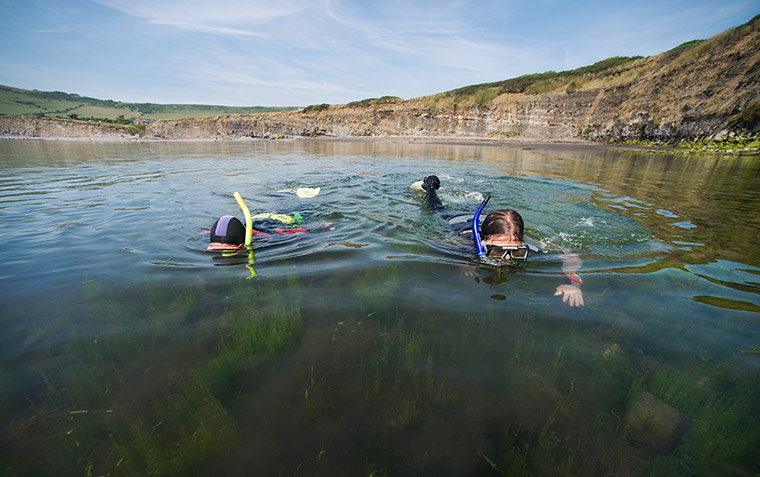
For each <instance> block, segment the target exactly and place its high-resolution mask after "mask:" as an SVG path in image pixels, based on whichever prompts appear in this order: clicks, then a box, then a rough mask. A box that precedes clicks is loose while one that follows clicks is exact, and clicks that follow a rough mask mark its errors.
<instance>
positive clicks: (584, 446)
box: [0, 141, 760, 475]
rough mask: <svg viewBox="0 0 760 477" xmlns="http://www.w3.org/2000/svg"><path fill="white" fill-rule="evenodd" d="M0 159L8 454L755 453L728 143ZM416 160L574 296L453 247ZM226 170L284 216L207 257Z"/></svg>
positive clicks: (626, 470) (42, 461)
mask: <svg viewBox="0 0 760 477" xmlns="http://www.w3.org/2000/svg"><path fill="white" fill-rule="evenodd" d="M0 170H1V171H2V174H1V175H0V177H2V180H1V181H0V223H2V224H3V227H2V229H0V239H2V243H3V247H2V248H1V249H0V255H1V258H2V261H3V267H2V268H1V269H0V316H2V318H1V319H0V326H1V327H2V329H1V330H0V410H1V411H2V416H3V419H2V431H0V432H2V434H0V435H2V442H3V445H2V448H1V449H0V461H2V462H3V463H4V470H5V471H6V472H8V473H9V474H10V475H19V474H21V475H25V474H39V473H44V474H74V475H76V474H84V473H88V474H96V475H102V474H126V475H145V474H149V473H158V474H161V475H165V474H169V475H175V474H176V475H188V474H198V475H206V474H210V473H220V474H251V473H254V474H256V475H281V474H293V475H315V474H316V475H334V474H348V475H363V474H366V475H379V474H401V475H418V474H446V475H462V474H484V475H490V474H493V475H498V474H502V475H528V474H548V473H552V474H553V473H573V474H575V473H580V474H604V475H607V474H620V475H629V474H634V475H639V474H644V473H652V472H656V473H664V474H669V475H681V474H726V473H730V474H734V473H744V474H753V473H757V472H760V465H759V464H758V461H757V459H756V458H755V452H756V449H757V448H760V415H759V413H758V411H757V410H758V409H760V379H759V378H760V376H759V375H758V373H759V372H760V371H759V368H760V359H758V356H759V355H758V354H757V352H756V350H757V347H758V346H760V322H759V321H758V316H759V315H758V312H760V299H759V298H758V292H759V291H760V266H759V265H758V260H760V256H758V248H757V247H756V245H755V242H756V238H757V234H758V230H760V216H758V214H757V211H758V210H760V207H758V206H759V205H760V204H759V201H760V194H758V192H757V191H758V190H760V187H758V185H759V184H758V180H759V178H760V165H759V164H758V162H757V158H756V157H740V158H735V157H734V158H732V157H714V156H701V155H699V156H697V155H676V154H665V153H657V154H654V153H645V152H633V151H614V150H605V149H602V148H598V149H588V148H581V147H576V146H573V147H559V146H546V147H539V146H532V147H519V146H498V147H497V146H473V145H435V144H428V145H426V144H415V143H404V142H398V143H391V142H338V141H335V142H333V141H311V142H309V141H305V142H301V141H293V142H288V141H277V142H275V141H270V142H267V141H260V142H242V141H241V142H221V143H212V142H197V143H194V142H180V143H171V142H155V143H152V142H147V143H116V142H114V143H109V142H97V143H89V142H78V141H2V142H0ZM432 173H435V174H437V175H438V176H439V177H440V178H441V181H442V184H443V185H442V188H441V190H440V193H441V197H442V199H443V200H444V203H445V204H446V206H447V208H448V210H449V211H450V212H452V213H468V212H473V211H474V209H475V208H476V207H477V205H478V204H479V202H480V201H481V200H482V197H483V195H484V194H485V193H491V194H492V200H491V203H490V205H489V207H490V208H498V207H512V208H515V209H517V210H519V211H520V212H521V213H522V215H523V217H524V218H525V221H526V234H527V235H528V236H530V238H531V239H532V240H534V241H536V242H542V243H544V244H547V246H548V248H549V249H552V247H563V248H571V249H573V250H574V251H576V252H577V253H579V254H580V256H581V258H582V260H583V269H582V270H581V272H580V273H581V276H582V277H583V281H584V285H583V293H584V299H585V303H586V306H585V307H584V308H582V309H577V308H570V307H568V306H566V305H563V304H562V302H561V300H560V299H559V298H558V297H555V296H554V291H555V289H556V287H557V285H559V284H561V283H565V279H564V278H563V274H562V269H561V266H562V261H561V260H560V259H559V255H558V253H556V252H550V253H547V254H543V255H539V256H535V257H533V259H531V260H530V261H528V263H526V264H523V265H521V266H518V267H502V268H498V267H490V266H479V267H474V265H475V263H474V262H473V259H472V255H473V254H472V251H471V246H470V244H468V242H467V240H465V239H463V238H461V237H458V236H456V235H455V234H453V233H452V231H451V230H450V229H449V228H448V226H447V224H446V223H445V222H444V221H443V220H440V218H439V217H437V216H436V215H435V214H432V213H431V212H429V211H428V210H426V209H425V208H424V207H423V200H422V197H421V196H419V195H418V194H417V193H416V192H413V191H412V190H410V188H409V185H410V184H411V183H412V182H414V181H416V180H419V179H421V178H422V177H424V176H425V175H428V174H432ZM298 187H320V188H321V190H320V193H319V195H317V196H316V197H312V198H307V199H302V198H299V197H298V196H296V195H295V194H292V193H290V192H286V191H287V190H292V189H296V188H298ZM234 191H239V192H240V193H241V194H242V195H243V197H244V198H245V200H246V202H247V203H248V206H249V207H250V208H251V209H252V211H257V212H281V213H291V212H293V211H298V212H299V213H301V214H302V215H303V217H304V218H305V222H304V226H305V227H306V228H308V229H310V230H311V232H310V233H306V234H297V235H292V236H281V237H279V236H278V237H269V238H267V239H266V240H264V239H259V241H258V242H255V244H254V245H255V250H254V251H253V253H250V254H249V253H247V252H246V253H242V254H230V255H229V256H222V255H216V254H209V253H206V251H205V247H206V240H207V239H205V238H204V237H203V236H202V235H201V232H202V231H203V230H204V229H207V228H208V227H209V226H210V225H211V224H212V223H213V221H214V220H215V219H216V218H217V217H218V216H220V215H223V214H236V215H238V216H240V213H239V210H238V209H237V205H236V204H235V201H234V199H233V198H232V193H233V192H234ZM323 223H332V224H333V226H334V230H329V229H324V228H322V227H320V224H323ZM473 271H474V272H475V275H476V276H471V275H472V273H471V272H473Z"/></svg>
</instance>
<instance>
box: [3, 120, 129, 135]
mask: <svg viewBox="0 0 760 477" xmlns="http://www.w3.org/2000/svg"><path fill="white" fill-rule="evenodd" d="M0 135H2V136H19V137H60V138H75V137H76V138H87V137H90V138H124V137H131V134H130V133H129V131H128V130H127V129H126V128H123V127H113V126H103V125H99V124H97V123H89V122H85V121H76V120H71V119H59V118H46V117H41V116H0Z"/></svg>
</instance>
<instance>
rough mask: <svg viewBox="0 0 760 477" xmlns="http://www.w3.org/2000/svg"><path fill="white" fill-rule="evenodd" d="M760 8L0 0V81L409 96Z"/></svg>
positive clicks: (695, 28) (160, 92) (658, 3)
mask: <svg viewBox="0 0 760 477" xmlns="http://www.w3.org/2000/svg"><path fill="white" fill-rule="evenodd" d="M757 14H760V2H758V1H757V0H734V1H732V0H728V1H727V0H665V1H663V0H639V1H636V2H631V1H625V2H617V1H614V0H584V1H581V0H529V1H525V0H478V1H468V0H451V1H444V0H441V1H433V0H406V1H402V0H377V1H375V0H366V1H360V0H353V1H349V0H269V1H263V0H206V1H201V0H0V45H2V46H1V47H0V84H3V85H6V86H13V87H18V88H24V89H38V90H41V91H64V92H67V93H76V94H80V95H82V96H90V97H94V98H98V99H113V100H115V101H125V102H151V103H162V104H167V103H169V104H173V103H180V104H216V105H227V106H306V105H310V104H320V103H329V104H344V103H347V102H350V101H358V100H361V99H366V98H377V97H381V96H386V95H390V96H400V97H402V98H404V99H410V98H415V97H419V96H426V95H430V94H435V93H441V92H444V91H449V90H452V89H456V88H459V87H463V86H468V85H472V84H479V83H488V82H493V81H501V80H505V79H509V78H514V77H517V76H520V75H524V74H531V73H541V72H544V71H550V70H552V71H563V70H568V69H573V68H578V67H581V66H587V65H590V64H593V63H595V62H597V61H600V60H603V59H606V58H609V57H612V56H637V55H641V56H650V55H656V54H658V53H662V52H664V51H667V50H669V49H671V48H674V47H676V46H678V45H680V44H681V43H684V42H687V41H691V40H695V39H705V38H709V37H711V36H713V35H715V34H718V33H720V32H722V31H724V30H726V29H728V28H731V27H735V26H738V25H741V24H743V23H746V22H747V21H749V20H750V19H751V18H752V17H753V16H755V15H757Z"/></svg>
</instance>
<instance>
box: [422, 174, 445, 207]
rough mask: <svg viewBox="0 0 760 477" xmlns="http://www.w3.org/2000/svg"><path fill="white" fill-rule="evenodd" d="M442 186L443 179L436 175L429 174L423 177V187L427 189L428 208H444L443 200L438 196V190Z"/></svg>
mask: <svg viewBox="0 0 760 477" xmlns="http://www.w3.org/2000/svg"><path fill="white" fill-rule="evenodd" d="M440 187H441V181H440V179H438V177H436V176H427V177H425V178H424V179H422V188H423V189H425V195H426V196H427V204H426V205H427V208H428V209H430V210H440V209H443V202H441V199H439V198H438V193H437V192H436V191H437V190H438V189H439V188H440Z"/></svg>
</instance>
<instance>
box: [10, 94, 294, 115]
mask: <svg viewBox="0 0 760 477" xmlns="http://www.w3.org/2000/svg"><path fill="white" fill-rule="evenodd" d="M293 109H296V108H293V107H276V108H271V107H263V106H252V107H235V106H212V105H201V104H154V103H123V102H120V101H113V100H110V99H106V100H103V99H95V98H88V97H86V96H79V95H77V94H70V93H63V92H60V91H37V90H26V89H19V88H12V87H10V86H1V85H0V115H11V116H13V115H30V114H31V115H40V116H48V117H69V118H72V117H73V118H97V119H109V120H116V119H119V118H122V119H130V118H137V117H143V118H150V119H178V118H189V117H208V116H220V115H223V114H256V113H264V112H272V111H291V110H293Z"/></svg>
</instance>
